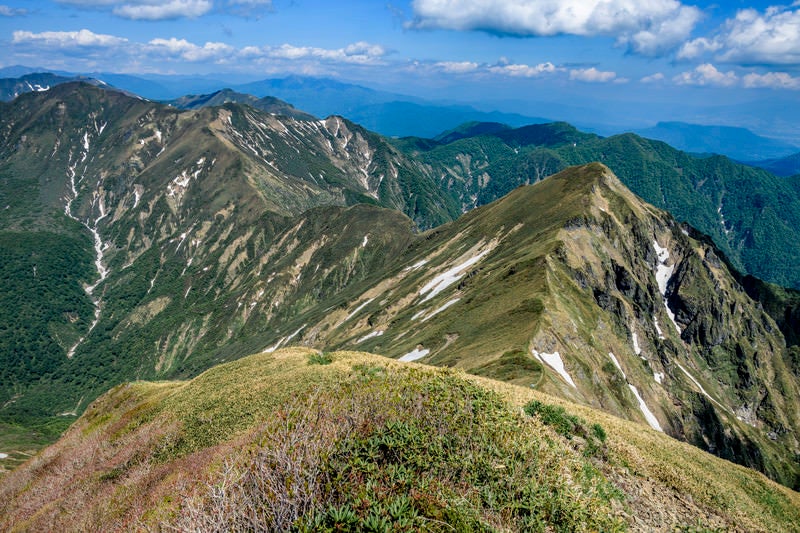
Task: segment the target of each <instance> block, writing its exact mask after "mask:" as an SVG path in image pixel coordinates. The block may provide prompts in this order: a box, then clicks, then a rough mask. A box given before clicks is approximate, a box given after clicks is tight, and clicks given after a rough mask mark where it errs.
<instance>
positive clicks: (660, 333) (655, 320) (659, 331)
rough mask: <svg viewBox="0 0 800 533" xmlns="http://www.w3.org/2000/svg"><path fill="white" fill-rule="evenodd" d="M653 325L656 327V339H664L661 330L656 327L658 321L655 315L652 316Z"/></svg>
mask: <svg viewBox="0 0 800 533" xmlns="http://www.w3.org/2000/svg"><path fill="white" fill-rule="evenodd" d="M653 325H654V326H655V327H656V333H658V338H659V339H666V337H665V336H664V333H663V332H662V331H661V328H660V327H658V319H657V318H656V316H655V315H653Z"/></svg>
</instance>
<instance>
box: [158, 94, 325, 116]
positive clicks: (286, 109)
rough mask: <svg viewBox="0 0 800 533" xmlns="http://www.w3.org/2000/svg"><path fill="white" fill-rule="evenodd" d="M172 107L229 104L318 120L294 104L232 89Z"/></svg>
mask: <svg viewBox="0 0 800 533" xmlns="http://www.w3.org/2000/svg"><path fill="white" fill-rule="evenodd" d="M168 103H169V104H170V105H172V106H174V107H177V108H179V109H199V108H202V107H213V106H220V105H224V104H228V103H237V104H246V105H249V106H250V107H254V108H256V109H259V110H261V111H266V112H267V113H271V114H273V115H283V116H287V117H293V118H296V119H298V120H316V117H315V116H314V115H311V114H309V113H306V112H304V111H300V110H299V109H297V108H295V107H294V106H293V105H292V104H289V103H287V102H284V101H283V100H280V99H279V98H275V97H274V96H265V97H264V98H257V97H255V96H253V95H251V94H244V93H238V92H236V91H232V90H231V89H222V90H221V91H216V92H213V93H211V94H197V95H187V96H182V97H180V98H177V99H175V100H171V101H169V102H168Z"/></svg>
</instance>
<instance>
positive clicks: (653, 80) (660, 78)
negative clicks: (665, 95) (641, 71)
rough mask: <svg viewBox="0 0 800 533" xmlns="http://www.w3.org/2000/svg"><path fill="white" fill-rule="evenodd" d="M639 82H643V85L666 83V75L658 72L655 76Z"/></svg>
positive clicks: (652, 75) (646, 77)
mask: <svg viewBox="0 0 800 533" xmlns="http://www.w3.org/2000/svg"><path fill="white" fill-rule="evenodd" d="M639 81H641V82H642V83H656V82H659V81H664V74H663V73H662V72H656V73H655V74H651V75H649V76H645V77H644V78H642V79H641V80H639Z"/></svg>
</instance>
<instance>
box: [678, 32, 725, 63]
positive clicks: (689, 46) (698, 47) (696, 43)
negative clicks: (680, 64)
mask: <svg viewBox="0 0 800 533" xmlns="http://www.w3.org/2000/svg"><path fill="white" fill-rule="evenodd" d="M720 48H722V43H721V42H719V41H718V40H716V39H708V38H706V37H700V38H698V39H693V40H691V41H689V42H686V43H684V44H683V46H681V48H680V50H678V59H694V58H697V57H700V56H702V55H704V54H706V53H707V52H716V51H717V50H719V49H720Z"/></svg>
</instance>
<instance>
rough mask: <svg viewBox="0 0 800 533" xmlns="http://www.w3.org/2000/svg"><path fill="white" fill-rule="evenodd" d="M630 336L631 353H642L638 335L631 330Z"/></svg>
mask: <svg viewBox="0 0 800 533" xmlns="http://www.w3.org/2000/svg"><path fill="white" fill-rule="evenodd" d="M631 338H632V339H633V353H635V354H636V355H642V348H641V347H640V346H639V336H638V335H637V334H636V332H635V331H634V332H631Z"/></svg>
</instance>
